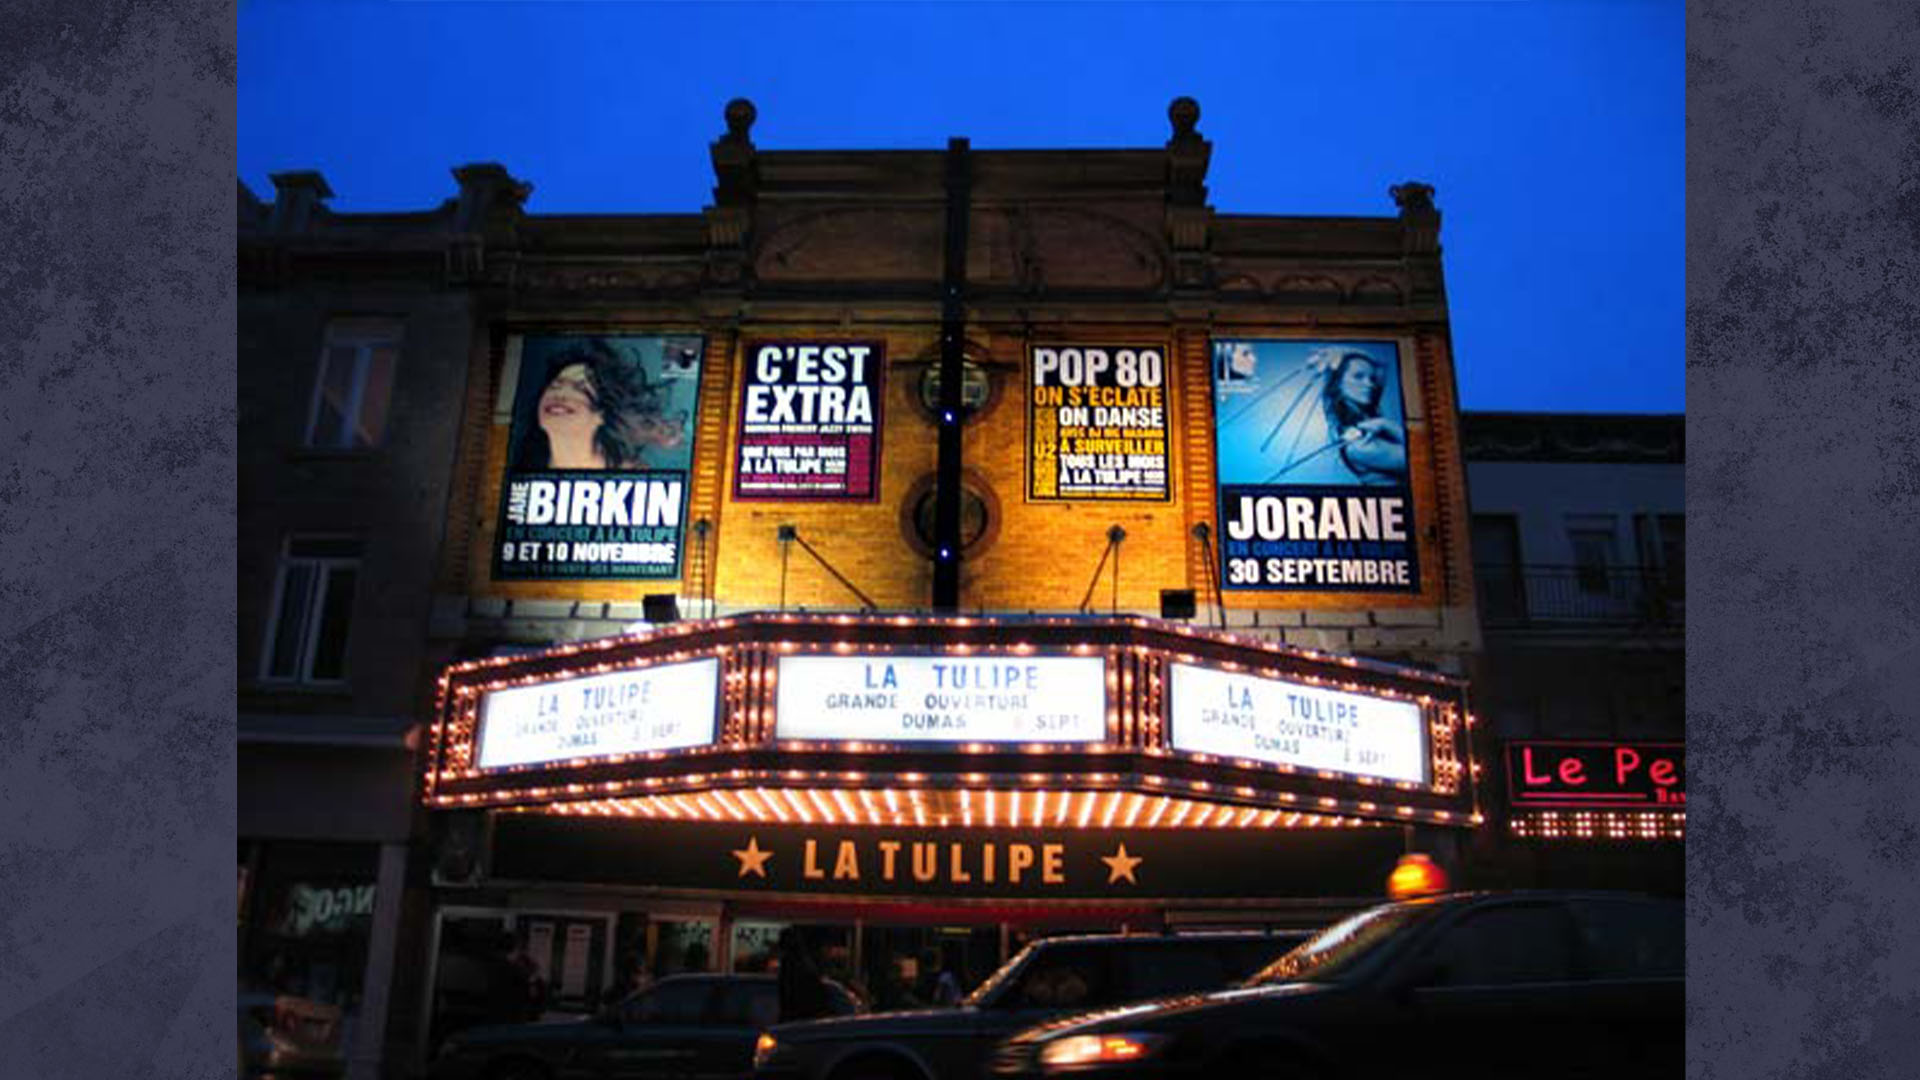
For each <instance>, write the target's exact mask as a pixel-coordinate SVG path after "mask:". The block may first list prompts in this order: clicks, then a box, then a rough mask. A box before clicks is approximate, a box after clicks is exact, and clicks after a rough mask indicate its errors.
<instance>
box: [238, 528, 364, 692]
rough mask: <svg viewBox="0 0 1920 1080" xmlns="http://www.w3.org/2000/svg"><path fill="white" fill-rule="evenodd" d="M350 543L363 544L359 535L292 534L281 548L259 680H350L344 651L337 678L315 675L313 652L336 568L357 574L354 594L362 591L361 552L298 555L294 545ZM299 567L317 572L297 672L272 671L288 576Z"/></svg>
mask: <svg viewBox="0 0 1920 1080" xmlns="http://www.w3.org/2000/svg"><path fill="white" fill-rule="evenodd" d="M315 542H319V543H351V544H354V545H355V546H356V548H358V547H359V545H360V538H359V537H357V536H342V535H338V534H335V535H325V536H323V535H301V536H289V537H287V539H286V542H285V543H284V544H283V545H282V546H281V549H280V565H279V569H278V570H276V571H275V573H274V578H273V603H272V604H271V605H270V607H269V609H268V618H267V632H266V637H265V639H264V640H263V641H262V643H261V649H260V668H259V672H260V681H261V682H264V683H273V684H275V685H279V686H344V685H346V682H347V664H346V656H345V654H344V653H343V654H342V656H341V661H340V669H341V672H340V675H339V676H338V677H329V678H316V677H315V676H314V674H313V660H314V654H315V652H316V651H317V650H318V645H319V639H320V624H321V623H322V621H324V619H325V618H326V614H327V605H326V595H327V583H328V581H329V580H330V579H331V578H332V576H333V574H334V572H335V571H337V570H342V569H349V570H352V571H353V572H354V574H355V581H354V593H355V594H356V596H357V594H358V593H359V591H360V582H359V580H358V575H359V571H360V567H361V561H362V556H361V554H358V553H356V554H354V555H295V554H294V553H293V550H294V547H295V546H296V545H298V544H303V543H315ZM296 567H308V568H311V569H312V570H314V571H315V573H314V576H313V580H312V581H311V583H310V584H309V585H308V587H307V600H308V603H307V611H306V625H304V626H302V627H301V628H300V632H299V638H298V642H297V645H296V649H297V651H298V655H297V656H296V657H295V659H294V671H293V674H291V675H275V674H274V673H273V661H274V648H275V643H276V642H277V641H278V640H279V637H280V618H281V616H282V614H284V611H285V608H286V602H287V577H288V575H289V573H290V572H291V571H292V570H294V568H296ZM347 603H348V608H347V620H348V624H349V625H348V631H347V632H348V633H349V634H351V633H352V625H351V624H352V620H353V603H354V598H353V597H350V598H349V599H348V602H347Z"/></svg>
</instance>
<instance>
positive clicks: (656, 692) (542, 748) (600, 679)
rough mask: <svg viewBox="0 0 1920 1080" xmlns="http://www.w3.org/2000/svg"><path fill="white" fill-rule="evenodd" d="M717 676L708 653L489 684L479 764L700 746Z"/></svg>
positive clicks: (708, 733)
mask: <svg viewBox="0 0 1920 1080" xmlns="http://www.w3.org/2000/svg"><path fill="white" fill-rule="evenodd" d="M719 676H720V662H719V661H718V660H711V659H708V660H693V661H689V662H687V663H680V664H662V665H660V666H658V667H649V668H641V669H639V670H635V671H618V672H614V673H612V674H608V675H594V676H590V677H587V678H583V679H565V680H561V681H558V682H550V683H542V684H536V685H533V686H517V687H513V688H511V689H506V690H495V691H493V692H491V693H489V694H487V695H486V697H485V698H483V699H482V700H481V703H480V753H479V766H480V768H482V769H496V768H505V767H507V766H510V765H534V764H541V763H545V762H552V761H567V760H571V759H574V758H596V757H608V756H611V755H614V754H634V753H644V752H647V751H655V750H681V749H685V748H687V747H691V746H704V745H706V744H707V743H710V742H712V741H713V739H714V721H715V717H716V715H717V713H716V706H717V703H718V699H717V696H716V695H717V687H718V685H719Z"/></svg>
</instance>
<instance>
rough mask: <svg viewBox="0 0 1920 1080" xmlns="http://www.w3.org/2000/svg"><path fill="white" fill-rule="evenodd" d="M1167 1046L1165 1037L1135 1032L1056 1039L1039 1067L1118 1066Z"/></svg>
mask: <svg viewBox="0 0 1920 1080" xmlns="http://www.w3.org/2000/svg"><path fill="white" fill-rule="evenodd" d="M1165 1044H1166V1036H1164V1035H1151V1034H1146V1033H1143V1032H1137V1031H1131V1032H1129V1031H1116V1032H1109V1033H1107V1034H1104V1035H1069V1036H1067V1037H1066V1038H1064V1039H1055V1040H1054V1041H1052V1042H1050V1043H1048V1044H1047V1045H1046V1046H1045V1047H1043V1048H1042V1049H1041V1051H1040V1064H1041V1065H1042V1066H1045V1067H1047V1068H1072V1067H1073V1066H1076V1065H1117V1064H1122V1063H1124V1062H1129V1061H1139V1060H1141V1059H1143V1058H1148V1057H1152V1056H1153V1055H1154V1054H1156V1053H1158V1052H1159V1050H1160V1048H1161V1047H1162V1046H1164V1045H1165Z"/></svg>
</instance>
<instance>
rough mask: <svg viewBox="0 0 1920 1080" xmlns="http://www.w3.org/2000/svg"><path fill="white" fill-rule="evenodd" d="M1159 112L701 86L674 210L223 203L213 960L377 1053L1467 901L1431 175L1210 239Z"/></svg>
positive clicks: (1176, 118)
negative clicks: (732, 993) (669, 986)
mask: <svg viewBox="0 0 1920 1080" xmlns="http://www.w3.org/2000/svg"><path fill="white" fill-rule="evenodd" d="M1168 115H1169V119H1170V123H1171V132H1170V136H1169V138H1168V139H1167V141H1166V143H1165V144H1164V145H1163V146H1158V147H1151V148H1145V149H1120V150H1058V151H998V150H992V149H974V148H972V147H970V146H969V145H968V144H967V143H966V141H965V140H959V139H956V140H953V141H952V142H951V143H950V144H949V145H948V146H947V147H945V148H934V149H925V150H898V151H844V152H842V151H809V152H799V151H781V150H762V149H760V148H758V147H757V146H756V145H755V144H754V142H753V139H752V131H751V129H752V125H753V122H754V119H755V116H754V109H753V107H752V106H751V105H749V104H748V103H746V102H734V103H732V104H730V105H729V106H728V107H727V109H726V112H725V125H726V130H725V131H724V133H723V134H721V135H720V136H719V137H718V138H717V139H716V141H714V142H713V144H712V146H711V156H712V163H713V170H714V177H715V180H714V189H713V199H712V202H711V204H710V205H708V206H705V207H703V208H699V209H697V210H689V211H688V212H686V213H677V214H605V215H574V214H540V213H533V212H529V210H528V208H527V201H528V197H529V194H530V191H531V188H530V185H529V184H527V183H525V182H523V181H522V180H520V179H518V178H516V177H515V176H513V175H512V174H510V173H509V172H508V171H507V170H506V169H505V168H503V167H501V166H499V165H485V164H482V165H467V166H463V167H461V168H458V169H455V170H454V175H455V178H456V180H457V184H458V190H457V193H456V194H455V195H454V197H453V198H450V199H449V200H448V201H447V202H446V203H445V204H443V205H441V206H439V207H437V208H431V209H423V210H421V211H418V212H409V213H381V214H356V213H335V212H333V211H332V210H330V209H329V208H328V207H327V205H326V202H327V199H328V198H329V197H330V196H331V192H330V191H329V190H328V188H327V185H326V183H325V181H324V180H323V179H322V178H321V177H320V176H319V175H318V174H317V173H289V174H281V175H279V176H276V177H275V183H276V187H277V191H276V193H275V198H274V200H273V202H272V203H271V204H267V203H264V202H261V201H259V200H257V199H254V198H253V196H252V195H251V194H250V193H248V192H246V190H245V189H244V188H243V189H242V191H241V199H240V216H241V241H240V266H241V275H242V300H241V315H240V322H241V356H242V368H243V373H242V384H243V385H242V409H243V439H244V440H245V443H246V446H245V451H246V460H247V461H248V465H247V466H246V469H245V471H244V473H243V478H242V496H243V500H245V509H244V511H243V521H244V524H243V529H242V538H241V539H242V580H241V591H242V595H243V597H244V598H245V599H244V600H243V609H242V625H241V640H242V657H241V664H242V675H243V678H242V744H243V758H242V768H243V777H242V789H243V790H242V803H241V805H242V823H241V833H242V845H241V871H242V879H241V890H242V924H243V925H242V932H243V942H242V965H243V973H242V979H243V983H246V982H247V981H248V980H249V979H251V980H253V981H254V982H255V983H258V984H260V986H261V988H262V992H263V993H277V994H280V995H281V996H282V997H286V996H288V995H294V996H304V997H305V998H306V999H310V1000H314V1001H318V1002H320V1003H321V1005H322V1006H327V1007H331V1008H333V1009H334V1010H335V1012H334V1013H332V1014H329V1013H327V1012H326V1010H325V1008H324V1007H316V1009H315V1010H313V1011H314V1013H315V1014H316V1015H318V1016H320V1017H321V1018H322V1020H327V1019H333V1020H337V1021H338V1024H339V1026H340V1028H341V1029H342V1031H341V1033H340V1034H339V1036H338V1038H339V1042H340V1045H341V1046H342V1047H343V1051H342V1057H343V1058H345V1059H346V1060H347V1061H348V1068H349V1071H350V1072H352V1073H353V1074H355V1075H369V1076H370V1075H377V1074H378V1073H377V1069H378V1063H380V1062H382V1061H384V1062H385V1067H386V1068H387V1069H388V1070H389V1072H390V1073H391V1074H394V1075H404V1074H405V1073H406V1071H407V1070H408V1069H410V1068H414V1067H417V1066H418V1064H419V1063H420V1062H422V1061H424V1060H425V1057H426V1055H428V1054H429V1053H430V1052H431V1048H432V1047H433V1045H434V1044H435V1043H436V1041H437V1040H438V1039H440V1038H441V1037H443V1036H444V1035H445V1034H446V1033H447V1032H448V1031H451V1030H454V1029H456V1028H458V1027H460V1026H462V1025H466V1024H472V1023H477V1022H482V1021H486V1020H490V1019H498V1018H499V1016H498V1015H497V1013H498V1011H499V1009H500V1005H499V1001H498V1000H497V999H498V994H497V993H496V990H497V984H498V982H499V979H500V977H501V973H502V972H503V971H508V972H511V971H512V970H513V968H512V966H511V965H512V964H515V963H519V964H522V965H525V967H526V968H527V969H531V970H535V971H537V972H538V975H539V979H540V982H541V983H542V985H543V986H544V993H545V998H544V1002H543V1007H544V1008H545V1009H547V1010H550V1011H583V1010H586V1009H588V1008H591V1007H592V1006H593V1005H594V1004H595V1003H596V1002H597V1001H598V1000H600V999H601V997H602V996H603V995H604V994H606V993H607V992H609V990H610V989H617V988H618V987H621V986H624V985H627V984H628V982H629V980H630V979H631V976H632V972H633V970H634V968H635V967H636V966H637V965H639V964H644V965H645V966H646V968H647V969H648V970H649V971H650V972H651V973H653V974H655V975H659V974H665V973H670V972H673V971H677V970H686V969H708V970H728V971H739V970H756V969H763V968H764V967H765V966H766V965H767V964H768V963H769V961H770V958H771V954H772V951H773V949H774V943H775V942H776V941H777V939H778V936H779V934H780V932H781V931H782V930H784V929H785V928H787V927H790V926H799V927H804V928H806V931H807V933H808V934H809V935H810V937H811V939H812V941H813V942H814V943H815V945H816V947H817V948H818V949H819V950H820V952H821V955H822V958H823V961H824V963H825V966H826V967H827V968H828V970H829V971H830V972H832V973H835V974H837V975H839V976H841V977H843V978H846V979H848V980H850V981H857V982H859V983H860V984H861V985H862V986H863V987H864V988H866V989H867V991H868V992H869V993H870V994H872V995H873V996H875V997H876V998H881V999H882V1000H885V999H886V998H887V996H888V995H889V994H894V993H896V992H898V991H901V990H903V988H910V987H911V985H912V984H913V982H914V981H915V980H916V978H918V977H919V976H920V974H921V973H922V971H923V965H924V964H925V962H926V960H927V958H928V956H929V951H930V950H932V951H938V952H942V953H944V954H945V955H946V956H948V957H951V958H952V959H953V961H954V962H956V963H958V964H960V965H961V966H962V968H963V969H964V974H965V975H966V976H967V977H969V978H971V979H976V980H977V979H978V978H980V977H981V976H983V975H985V974H986V973H987V972H988V971H990V970H991V969H992V968H993V967H994V966H995V965H997V964H998V963H999V962H1000V960H1001V959H1003V958H1004V957H1005V956H1006V955H1008V953H1009V951H1010V950H1012V949H1014V948H1016V947H1017V946H1018V945H1019V944H1020V943H1021V942H1022V941H1024V940H1026V939H1028V938H1030V937H1032V936H1034V935H1038V934H1046V933H1054V932H1061V931H1070V930H1121V929H1127V930H1142V931H1145V930H1165V929H1174V930H1178V929H1185V928H1192V927H1224V926H1236V927H1238V926H1255V927H1259V926H1265V927H1288V928H1297V927H1310V926H1317V925H1321V924H1323V923H1325V922H1326V921H1327V920H1328V919H1330V918H1332V917H1333V916H1335V915H1336V914H1338V913H1340V912H1342V911H1345V910H1348V909H1351V908H1353V907H1356V906H1359V905H1362V904H1367V903H1371V902H1374V901H1376V900H1378V899H1380V898H1381V896H1382V895H1383V893H1384V888H1385V884H1384V883H1385V879H1386V876H1387V874H1388V872H1389V871H1390V870H1391V868H1392V867H1393V865H1394V863H1395V861H1396V859H1397V858H1398V857H1399V856H1400V855H1401V854H1403V853H1405V852H1408V851H1420V852H1424V853H1427V854H1429V855H1431V856H1433V857H1434V858H1435V860H1436V861H1438V862H1439V863H1440V865H1441V866H1442V867H1444V868H1445V869H1447V870H1448V871H1449V872H1450V873H1452V874H1453V875H1454V876H1455V878H1456V879H1457V880H1459V881H1461V882H1462V883H1464V884H1469V885H1470V884H1474V883H1475V875H1476V874H1478V873H1483V872H1484V873H1486V875H1487V876H1489V877H1492V876H1497V875H1496V874H1495V870H1494V868H1497V866H1498V864H1499V860H1500V859H1501V857H1502V855H1501V853H1502V851H1503V850H1505V849H1504V847H1503V845H1504V844H1505V843H1506V842H1507V840H1508V839H1509V838H1508V837H1506V836H1504V835H1493V834H1492V830H1491V827H1490V825H1489V821H1488V815H1489V814H1490V813H1498V812H1499V811H1498V810H1497V809H1496V808H1494V807H1490V806H1487V805H1483V804H1484V803H1485V801H1486V799H1487V794H1486V793H1487V791H1488V790H1489V787H1490V784H1489V781H1490V780H1491V779H1492V777H1491V776H1490V775H1487V774H1486V772H1487V770H1488V769H1490V768H1491V766H1490V765H1489V764H1488V758H1489V755H1492V756H1498V754H1499V751H1500V747H1499V745H1498V744H1497V743H1494V742H1492V741H1490V740H1489V739H1487V738H1486V736H1485V734H1484V731H1483V730H1482V728H1483V726H1477V725H1476V715H1475V707H1474V698H1473V695H1474V694H1475V693H1477V690H1476V689H1472V688H1470V685H1469V683H1470V678H1471V677H1472V676H1473V675H1474V674H1475V664H1476V662H1477V661H1476V657H1477V656H1478V655H1479V653H1480V651H1481V646H1482V637H1481V623H1480V611H1479V609H1478V605H1477V603H1476V585H1475V580H1474V569H1473V561H1474V560H1473V555H1472V548H1471V532H1470V527H1469V526H1470V520H1471V516H1470V512H1469V507H1468V499H1467V481H1466V475H1465V471H1464V470H1465V463H1464V460H1463V457H1462V453H1461V446H1462V443H1461V431H1460V414H1459V409H1458V405H1457V402H1456V400H1455V378H1454V368H1453V356H1452V352H1451V341H1450V337H1449V331H1448V314H1447V300H1446V292H1445V288H1444V283H1443V277H1442V273H1441V259H1440V244H1439V231H1440V214H1439V211H1438V210H1437V209H1436V207H1435V204H1434V198H1433V194H1434V193H1433V190H1432V189H1431V188H1429V187H1427V186H1425V185H1423V184H1419V183H1411V182H1409V183H1400V184H1397V185H1394V186H1392V187H1391V188H1390V189H1389V187H1388V185H1387V184H1386V182H1385V180H1386V179H1389V178H1383V183H1382V202H1383V213H1382V214H1380V215H1379V216H1363V217H1313V218H1310V217H1276V216H1249V215H1235V214H1230V213H1223V212H1220V211H1218V210H1216V209H1215V208H1214V207H1212V206H1211V205H1210V204H1209V202H1208V199H1207V189H1206V187H1205V178H1206V173H1207V166H1208V161H1209V157H1210V155H1211V153H1212V149H1213V148H1212V145H1211V144H1210V143H1209V142H1208V141H1206V140H1205V139H1204V138H1203V137H1202V136H1201V135H1200V134H1199V131H1198V127H1197V124H1198V119H1199V109H1198V107H1197V106H1196V105H1194V104H1193V103H1192V102H1191V101H1187V100H1185V99H1182V100H1180V101H1176V102H1175V103H1174V104H1173V105H1172V107H1171V108H1170V109H1169V114H1168ZM1389 196H1390V201H1389ZM316 357H317V358H318V360H317V366H316V359H315V358H316ZM336 793H337V794H338V796H339V799H338V800H336V799H335V798H334V795H335V794H336ZM342 802H344V803H350V804H351V805H347V806H342V805H339V803H342ZM343 815H344V816H343ZM1503 820H1504V819H1503ZM335 821H344V822H346V824H345V825H343V826H335V825H332V824H330V823H331V822H335ZM330 830H331V831H330ZM342 890H344V891H342ZM510 957H511V959H510ZM289 973H293V974H297V975H298V976H299V978H297V979H295V978H294V977H293V975H290V974H289ZM276 980H279V981H276ZM347 1028H351V1029H352V1030H351V1031H347V1030H345V1029H347Z"/></svg>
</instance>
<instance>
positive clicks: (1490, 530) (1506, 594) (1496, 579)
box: [1473, 514, 1527, 622]
mask: <svg viewBox="0 0 1920 1080" xmlns="http://www.w3.org/2000/svg"><path fill="white" fill-rule="evenodd" d="M1473 572H1474V576H1475V577H1476V578H1478V579H1479V583H1480V614H1481V617H1482V618H1485V619H1489V620H1492V621H1495V622H1511V621H1515V620H1519V619H1524V618H1525V617H1526V614H1527V592H1526V582H1525V580H1524V578H1523V577H1522V576H1521V572H1520V519H1519V518H1517V517H1515V516H1514V515H1512V514H1475V515H1473Z"/></svg>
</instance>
